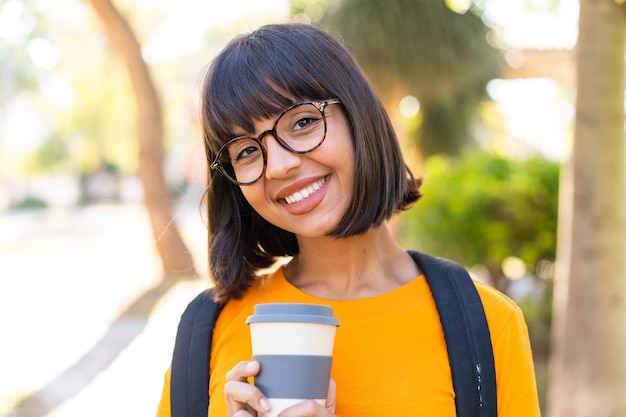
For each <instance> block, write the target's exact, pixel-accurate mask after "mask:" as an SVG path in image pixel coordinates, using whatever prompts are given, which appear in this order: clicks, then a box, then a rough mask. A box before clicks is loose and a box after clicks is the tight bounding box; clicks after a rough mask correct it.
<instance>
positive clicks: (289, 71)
mask: <svg viewBox="0 0 626 417" xmlns="http://www.w3.org/2000/svg"><path fill="white" fill-rule="evenodd" d="M330 98H338V99H339V100H340V101H341V105H342V106H343V109H344V111H345V113H346V115H347V118H348V120H349V122H350V125H351V129H352V139H353V145H354V149H355V159H356V160H355V164H354V165H355V172H354V190H353V195H352V204H350V205H349V208H348V210H347V212H346V213H344V216H343V218H342V219H341V221H340V222H339V225H338V226H337V228H336V229H335V230H334V231H333V232H332V233H331V235H332V236H335V237H337V238H344V237H349V236H354V235H358V234H361V233H364V232H366V231H367V230H369V229H370V228H372V227H375V226H379V225H380V224H382V222H384V221H385V220H388V219H389V218H390V217H391V216H392V215H393V214H394V213H395V212H396V211H398V210H403V209H406V208H407V207H408V206H410V205H411V204H412V203H414V202H415V201H417V200H418V199H419V197H420V192H419V187H420V185H421V181H420V180H419V179H415V178H414V177H413V175H412V173H411V171H410V170H409V169H408V167H407V166H406V164H405V162H404V159H403V158H402V154H401V150H400V145H399V143H398V140H397V138H396V134H395V132H394V130H393V127H392V125H391V122H390V120H389V117H388V115H387V112H386V111H385V109H384V107H383V105H382V103H381V101H380V99H379V98H378V97H377V95H376V94H375V92H374V89H373V88H372V86H371V85H370V83H369V81H368V80H367V78H366V77H365V75H364V74H363V72H362V71H361V69H360V68H359V67H358V65H357V64H356V62H355V61H354V59H353V58H352V56H351V55H350V53H349V52H348V51H347V50H346V49H345V48H344V47H343V46H342V45H341V44H340V43H339V42H338V41H337V40H336V39H335V38H333V37H332V36H331V35H329V34H328V33H327V32H325V31H323V30H321V29H318V28H316V27H314V26H311V25H304V24H295V23H291V24H274V25H267V26H263V27H261V28H259V29H257V30H255V31H254V32H252V33H250V34H246V35H240V36H238V37H236V38H234V39H233V40H232V41H230V43H229V44H228V45H227V46H226V47H225V48H224V49H223V50H222V51H221V52H220V53H219V54H218V55H217V57H216V58H215V59H214V60H213V62H212V64H211V66H210V67H209V70H208V71H207V74H206V76H205V79H204V84H203V91H202V120H203V131H204V140H205V149H206V153H207V158H208V160H209V162H211V160H212V159H213V157H214V155H215V154H216V153H217V151H218V150H219V148H220V147H221V146H222V145H223V144H224V143H226V142H227V141H228V140H230V139H232V138H233V137H234V136H236V135H235V133H234V132H233V129H234V128H235V127H237V128H239V129H244V130H245V131H249V132H252V131H253V130H254V128H253V124H254V121H255V120H263V119H267V118H271V117H275V116H276V115H277V114H278V113H279V112H280V111H282V110H283V109H284V108H286V107H288V106H289V105H292V104H294V103H295V102H297V101H300V100H325V99H330ZM206 198H207V208H208V217H209V252H210V256H209V266H210V271H211V275H212V278H213V280H214V283H215V294H216V298H217V299H219V300H222V301H225V300H227V299H228V298H231V297H234V298H238V297H240V296H242V295H243V294H244V292H245V290H246V289H247V288H248V287H249V285H250V283H251V282H252V280H253V279H254V277H255V274H256V272H257V271H258V270H259V269H262V268H266V267H268V266H270V265H271V264H273V263H274V262H275V260H276V259H277V258H278V257H282V256H292V255H296V254H297V253H298V243H297V240H296V238H295V235H293V233H291V232H287V231H285V230H283V229H280V228H278V227H276V226H274V225H272V224H270V223H269V222H267V221H266V220H265V219H263V218H262V217H261V216H259V215H258V214H257V213H256V212H255V211H254V209H253V208H252V207H251V206H250V205H249V204H248V202H247V201H246V199H245V198H244V197H243V194H242V193H241V190H240V188H239V187H238V186H236V185H234V184H232V183H230V182H229V181H228V180H226V178H224V177H223V176H222V175H220V174H218V173H217V172H210V173H209V174H208V189H207V195H206Z"/></svg>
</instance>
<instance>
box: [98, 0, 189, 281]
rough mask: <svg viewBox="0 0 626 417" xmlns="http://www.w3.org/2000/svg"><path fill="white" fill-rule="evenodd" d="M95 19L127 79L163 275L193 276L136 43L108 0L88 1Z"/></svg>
mask: <svg viewBox="0 0 626 417" xmlns="http://www.w3.org/2000/svg"><path fill="white" fill-rule="evenodd" d="M89 3H90V4H91V6H92V7H93V9H94V10H95V12H96V14H97V15H98V16H99V18H100V20H101V21H102V23H103V25H104V29H105V31H106V34H107V36H108V38H109V41H110V42H111V44H112V45H113V47H114V48H115V49H116V50H117V51H118V52H119V53H120V55H121V56H122V59H123V61H124V63H125V64H126V67H127V69H128V74H129V76H130V80H131V84H132V88H133V90H134V92H135V97H136V104H137V134H138V140H139V177H140V179H141V182H142V184H143V189H144V203H145V206H146V209H147V211H148V215H149V216H150V222H151V225H152V232H153V234H154V238H155V241H156V246H157V250H158V252H159V255H160V257H161V262H162V265H163V269H164V272H165V274H166V276H167V275H170V274H195V268H194V265H193V259H192V257H191V254H190V253H189V250H188V249H187V247H186V245H185V243H184V242H183V240H182V238H181V236H180V234H179V233H178V230H177V229H176V226H175V224H174V217H173V216H172V210H171V206H170V205H171V202H172V201H171V198H170V196H169V195H168V192H167V186H166V184H165V178H164V174H163V153H164V152H163V122H162V117H161V105H160V102H159V98H158V96H157V92H156V89H155V87H154V84H153V82H152V78H151V77H150V73H149V72H148V67H147V65H146V63H145V61H144V60H143V58H142V56H141V48H140V46H139V42H138V41H137V39H136V38H135V35H134V34H133V31H132V29H131V28H130V26H129V25H128V23H127V22H126V20H125V19H124V18H123V17H122V15H121V14H120V13H119V12H118V11H117V9H116V8H115V6H114V5H113V4H112V3H111V1H110V0H89Z"/></svg>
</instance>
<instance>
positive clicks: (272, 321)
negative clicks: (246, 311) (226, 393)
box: [246, 303, 339, 417]
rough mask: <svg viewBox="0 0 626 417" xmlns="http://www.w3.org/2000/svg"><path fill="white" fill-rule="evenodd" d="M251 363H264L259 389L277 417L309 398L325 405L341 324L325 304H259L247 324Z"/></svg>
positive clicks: (271, 415)
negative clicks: (250, 343) (338, 329)
mask: <svg viewBox="0 0 626 417" xmlns="http://www.w3.org/2000/svg"><path fill="white" fill-rule="evenodd" d="M246 323H248V324H249V325H250V335H251V337H252V359H253V360H256V361H258V362H259V363H260V364H261V370H260V372H259V373H258V375H257V376H256V377H255V378H254V384H255V385H256V386H257V387H258V388H259V389H260V390H261V392H262V393H263V394H264V395H265V396H266V397H267V398H268V399H269V401H270V404H271V410H270V411H269V412H268V413H266V414H260V415H259V417H275V416H277V415H278V413H280V412H281V411H282V410H284V409H285V408H287V407H289V406H291V405H293V404H296V403H298V402H300V401H303V400H306V399H313V400H316V401H317V402H319V403H320V404H322V405H324V404H325V402H326V396H327V395H328V383H329V381H330V369H331V365H332V355H333V345H334V342H335V330H336V328H337V326H339V320H337V319H336V318H335V317H333V313H332V308H331V307H329V306H325V305H320V304H298V303H270V304H257V305H256V306H255V307H254V314H253V315H251V316H250V317H248V320H247V321H246Z"/></svg>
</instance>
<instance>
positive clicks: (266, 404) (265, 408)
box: [259, 398, 271, 412]
mask: <svg viewBox="0 0 626 417" xmlns="http://www.w3.org/2000/svg"><path fill="white" fill-rule="evenodd" d="M259 405H260V406H261V408H262V409H263V411H264V412H265V411H269V409H270V407H271V406H270V402H269V401H268V400H267V398H261V400H260V401H259Z"/></svg>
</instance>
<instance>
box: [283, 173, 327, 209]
mask: <svg viewBox="0 0 626 417" xmlns="http://www.w3.org/2000/svg"><path fill="white" fill-rule="evenodd" d="M324 184H326V177H324V178H322V179H321V180H319V181H317V182H315V183H313V184H311V185H309V186H308V187H306V188H304V189H302V190H300V191H296V192H295V193H293V194H291V195H290V196H287V197H285V202H286V203H287V204H294V203H297V202H300V201H302V200H304V199H306V198H308V197H310V196H311V194H315V193H316V192H317V191H318V190H319V189H320V188H322V187H323V186H324Z"/></svg>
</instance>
